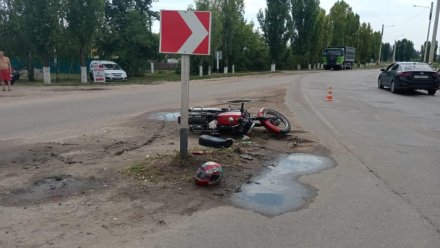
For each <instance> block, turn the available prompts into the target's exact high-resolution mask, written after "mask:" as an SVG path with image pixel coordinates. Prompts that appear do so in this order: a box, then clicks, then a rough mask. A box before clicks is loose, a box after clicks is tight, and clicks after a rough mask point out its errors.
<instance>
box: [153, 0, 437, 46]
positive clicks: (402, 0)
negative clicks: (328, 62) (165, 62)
mask: <svg viewBox="0 0 440 248" xmlns="http://www.w3.org/2000/svg"><path fill="white" fill-rule="evenodd" d="M244 2H245V18H246V19H247V20H248V21H253V22H254V23H255V24H256V25H258V21H257V17H256V16H257V13H258V10H260V9H264V8H265V7H266V0H244ZM336 2H337V0H321V1H320V6H321V7H322V8H323V9H325V10H326V13H327V14H328V13H329V11H330V8H331V7H332V6H333V5H334V4H335V3H336ZM345 2H346V3H348V4H349V5H350V6H351V7H352V9H353V12H354V13H357V14H358V15H359V16H360V21H361V23H362V22H365V23H370V25H371V27H372V29H373V30H374V31H379V32H380V31H381V29H382V25H384V26H385V28H384V33H383V42H388V43H390V44H391V45H393V44H394V42H395V40H401V39H404V38H406V39H408V40H411V41H412V42H413V43H414V48H415V49H416V50H420V47H421V46H422V44H423V43H424V42H425V41H426V38H427V34H428V25H429V12H430V7H431V2H432V0H345ZM436 2H437V1H434V8H433V11H432V12H433V13H432V21H431V28H430V34H429V41H431V39H432V34H433V27H434V21H435V12H436ZM193 3H194V1H193V0H158V1H157V2H154V3H153V9H154V10H156V11H159V10H161V9H166V10H185V9H187V7H188V6H189V5H190V4H193ZM414 5H416V6H417V7H415V6H414ZM439 29H440V27H439ZM153 31H155V32H158V31H159V22H156V23H155V24H154V27H153ZM437 33H438V32H437ZM439 38H440V35H439V34H437V39H439Z"/></svg>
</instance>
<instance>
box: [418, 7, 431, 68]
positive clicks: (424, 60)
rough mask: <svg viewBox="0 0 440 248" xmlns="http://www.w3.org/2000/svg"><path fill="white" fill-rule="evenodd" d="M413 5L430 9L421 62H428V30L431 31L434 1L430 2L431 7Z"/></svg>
mask: <svg viewBox="0 0 440 248" xmlns="http://www.w3.org/2000/svg"><path fill="white" fill-rule="evenodd" d="M413 6H414V7H418V8H425V9H430V11H429V22H428V34H427V35H426V42H425V53H424V55H423V62H428V50H429V47H430V45H429V32H430V31H431V19H432V9H433V7H434V2H431V8H430V7H425V6H420V5H413ZM431 46H432V45H431Z"/></svg>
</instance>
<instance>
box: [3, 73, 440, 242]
mask: <svg viewBox="0 0 440 248" xmlns="http://www.w3.org/2000/svg"><path fill="white" fill-rule="evenodd" d="M378 73H379V71H378V70H374V71H373V70H364V71H324V72H318V73H301V74H276V75H275V76H270V77H268V76H262V77H258V78H253V77H246V78H241V79H239V80H238V79H219V80H210V81H193V82H191V93H190V95H191V101H192V102H191V104H192V105H196V104H202V103H203V102H208V101H210V102H212V99H215V98H218V97H224V96H227V95H230V94H234V95H235V96H236V95H239V94H240V92H243V95H246V94H248V93H249V92H252V91H264V90H265V89H270V88H273V87H284V88H286V89H287V90H288V92H287V95H286V99H285V100H286V104H287V105H288V106H289V108H290V109H291V111H292V112H293V114H294V116H295V119H297V120H298V121H299V125H300V126H301V127H302V128H303V129H306V130H308V131H310V132H311V133H312V134H313V135H314V136H315V137H317V138H318V140H319V142H320V143H321V144H322V145H323V146H325V147H327V148H328V149H329V150H330V152H331V156H332V158H333V159H334V160H335V161H336V163H337V166H336V167H334V168H332V169H330V170H326V171H323V172H320V173H316V174H313V175H309V176H304V177H302V178H301V181H303V182H305V183H308V184H310V185H312V186H313V187H315V188H317V189H318V190H319V191H318V196H317V197H316V198H315V199H314V201H313V202H312V203H311V204H310V205H309V206H308V207H307V208H305V209H302V210H299V211H295V212H290V213H286V214H283V215H281V216H277V217H271V218H270V217H265V216H262V215H260V214H257V213H254V212H251V211H247V210H243V209H239V208H234V207H219V208H214V209H210V210H207V211H202V212H197V213H195V214H193V215H192V216H189V217H187V218H186V219H185V221H184V222H182V223H180V224H178V225H176V226H174V227H172V228H171V229H169V230H167V231H165V232H161V233H157V234H154V235H152V236H148V237H145V238H146V239H139V240H133V241H132V243H131V244H129V246H127V247H157V248H158V247H161V248H164V247H182V248H184V247H202V246H204V247H222V248H224V247H308V248H311V247H368V248H371V247H433V248H434V247H435V248H438V247H440V192H439V191H440V158H439V156H440V124H439V123H440V108H439V106H440V93H438V95H436V96H428V95H426V93H424V92H420V93H413V94H402V95H394V94H391V93H390V92H389V91H387V90H379V89H378V88H377V83H376V80H377V75H378ZM328 86H332V87H333V96H334V101H333V102H327V101H325V100H324V99H325V96H326V95H327V88H328ZM179 96H180V88H179V84H178V83H167V84H164V85H155V86H127V88H120V89H118V90H106V91H96V92H84V93H83V94H77V93H75V94H67V95H65V94H62V95H60V96H57V95H56V92H54V94H53V95H51V96H50V97H45V98H40V99H37V100H35V99H29V100H23V101H18V102H6V103H2V104H0V118H1V121H0V142H2V144H3V145H4V144H6V142H7V141H8V140H22V141H24V142H30V143H32V142H38V141H42V140H44V141H55V140H57V139H60V137H62V138H67V137H70V136H78V135H81V134H83V133H87V132H94V131H95V130H96V129H99V128H101V127H103V126H105V124H106V123H108V122H117V121H119V120H121V121H122V120H124V119H126V118H127V117H130V116H135V115H137V114H139V113H143V112H147V111H157V110H166V109H174V110H175V109H178V108H179V106H180V102H179V99H180V97H179ZM5 116H6V117H7V118H5ZM146 240H148V242H147V241H146Z"/></svg>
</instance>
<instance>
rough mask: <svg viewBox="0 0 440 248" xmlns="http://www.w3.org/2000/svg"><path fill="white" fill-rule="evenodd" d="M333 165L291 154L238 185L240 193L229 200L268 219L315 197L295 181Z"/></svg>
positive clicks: (307, 188)
mask: <svg viewBox="0 0 440 248" xmlns="http://www.w3.org/2000/svg"><path fill="white" fill-rule="evenodd" d="M333 166H334V163H333V161H332V160H331V159H329V158H327V157H321V156H315V155H310V154H302V153H298V154H291V155H288V156H285V157H282V158H281V160H280V162H278V163H277V164H274V165H273V166H269V167H268V168H269V169H268V170H267V171H264V172H263V173H262V174H261V175H260V176H257V177H255V178H252V179H251V180H250V181H249V182H248V183H246V184H244V185H242V186H241V191H240V192H238V193H234V194H233V195H232V196H231V200H232V202H233V203H234V204H235V205H237V206H239V207H241V208H244V209H250V210H253V211H255V212H258V213H261V214H264V215H270V216H276V215H281V214H283V213H286V212H289V211H292V210H297V209H300V208H302V207H304V206H305V205H306V204H307V203H308V202H310V200H311V199H312V198H313V197H314V196H316V190H315V189H313V188H312V187H310V186H306V185H304V184H301V183H299V182H298V178H299V177H300V176H303V175H307V174H311V173H316V172H319V171H322V170H325V169H328V168H331V167H333Z"/></svg>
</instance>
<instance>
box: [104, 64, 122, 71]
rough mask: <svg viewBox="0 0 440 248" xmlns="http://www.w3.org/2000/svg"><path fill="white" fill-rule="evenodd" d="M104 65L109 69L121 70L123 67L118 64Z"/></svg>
mask: <svg viewBox="0 0 440 248" xmlns="http://www.w3.org/2000/svg"><path fill="white" fill-rule="evenodd" d="M104 67H105V69H107V70H121V67H120V66H119V65H118V64H104Z"/></svg>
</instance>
